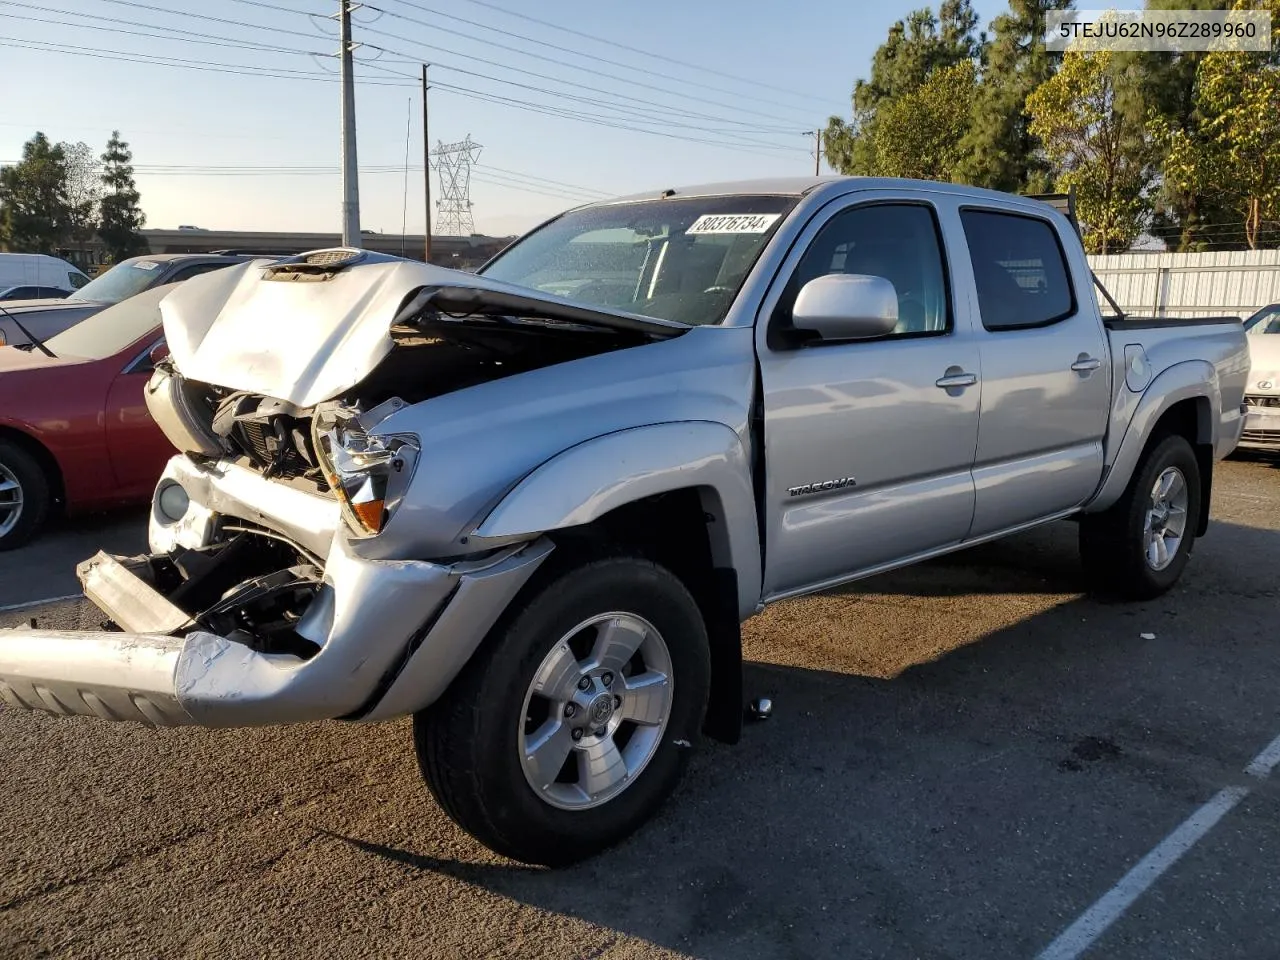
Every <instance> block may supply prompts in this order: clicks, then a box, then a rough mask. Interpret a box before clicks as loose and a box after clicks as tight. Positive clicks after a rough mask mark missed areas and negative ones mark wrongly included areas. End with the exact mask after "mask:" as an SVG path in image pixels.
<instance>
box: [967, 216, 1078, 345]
mask: <svg viewBox="0 0 1280 960" xmlns="http://www.w3.org/2000/svg"><path fill="white" fill-rule="evenodd" d="M960 220H961V222H962V223H963V225H964V235H965V241H966V243H967V245H968V248H969V259H970V262H971V263H972V264H973V279H974V283H975V285H976V287H977V292H978V310H979V312H980V314H981V316H982V325H983V327H985V328H986V329H987V330H993V331H999V330H1025V329H1029V328H1034V327H1044V326H1048V325H1049V324H1052V323H1057V322H1058V321H1060V320H1065V319H1066V318H1067V317H1069V316H1071V315H1072V314H1074V313H1075V312H1076V303H1075V288H1074V287H1073V285H1072V283H1071V274H1070V272H1069V271H1068V269H1067V260H1066V255H1065V254H1064V253H1063V250H1062V244H1061V242H1060V241H1059V239H1058V232H1057V230H1055V229H1054V227H1053V224H1051V223H1050V222H1049V221H1047V220H1042V219H1040V218H1039V217H1034V216H1026V215H1023V214H1016V213H1005V212H1000V211H995V210H978V209H972V208H969V209H963V210H961V211H960Z"/></svg>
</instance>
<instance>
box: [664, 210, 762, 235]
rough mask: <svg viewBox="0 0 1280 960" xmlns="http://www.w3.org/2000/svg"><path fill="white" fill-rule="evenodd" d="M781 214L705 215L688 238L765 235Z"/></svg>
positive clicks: (693, 226)
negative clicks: (698, 236) (723, 234)
mask: <svg viewBox="0 0 1280 960" xmlns="http://www.w3.org/2000/svg"><path fill="white" fill-rule="evenodd" d="M780 216H782V214H779V213H704V214H703V215H702V216H700V217H699V218H698V219H697V220H695V221H693V224H692V225H691V226H690V227H689V229H688V230H686V231H685V234H686V235H688V236H697V235H698V234H702V233H764V232H765V231H766V230H768V229H769V228H770V227H772V226H773V225H774V223H775V222H776V221H777V219H778V217H780Z"/></svg>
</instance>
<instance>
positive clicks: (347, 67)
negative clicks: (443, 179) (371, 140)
mask: <svg viewBox="0 0 1280 960" xmlns="http://www.w3.org/2000/svg"><path fill="white" fill-rule="evenodd" d="M338 3H339V13H338V23H339V30H338V37H339V42H340V43H341V44H342V51H341V54H340V59H341V63H342V245H343V246H344V247H359V246H360V176H359V166H358V165H357V163H356V87H355V76H354V74H353V73H352V69H351V59H352V57H351V52H352V43H351V8H352V3H351V0H338Z"/></svg>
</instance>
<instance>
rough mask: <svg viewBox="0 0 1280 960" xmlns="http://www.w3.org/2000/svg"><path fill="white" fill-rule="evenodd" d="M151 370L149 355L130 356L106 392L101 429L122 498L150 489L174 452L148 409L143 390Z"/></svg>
mask: <svg viewBox="0 0 1280 960" xmlns="http://www.w3.org/2000/svg"><path fill="white" fill-rule="evenodd" d="M152 369H153V367H152V363H151V358H150V356H149V355H148V354H146V353H144V354H142V355H140V356H138V357H136V358H133V359H132V362H131V363H130V364H129V366H128V367H126V368H125V369H124V371H122V372H121V373H120V375H119V376H118V377H116V378H115V380H114V381H113V382H112V384H111V387H110V388H109V389H108V391H107V406H106V410H105V416H104V421H105V422H104V427H105V431H104V432H105V435H106V439H107V452H108V455H109V457H110V459H111V469H112V471H113V472H114V473H115V476H116V484H117V486H118V487H119V489H120V495H121V496H122V497H133V496H135V495H139V494H142V493H146V492H147V491H149V490H151V489H152V488H153V487H154V486H155V485H156V482H157V481H158V480H159V479H160V474H161V472H163V470H164V465H165V463H167V462H168V460H169V458H170V457H172V456H173V455H174V453H175V452H176V451H175V450H174V449H173V444H171V443H170V442H169V440H168V439H167V438H166V437H165V435H164V434H163V433H161V432H160V428H159V427H157V426H156V423H155V421H154V420H152V419H151V413H150V411H149V410H147V402H146V400H145V399H144V394H143V390H144V389H145V387H146V385H147V381H148V380H150V379H151V373H152Z"/></svg>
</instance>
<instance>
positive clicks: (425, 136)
mask: <svg viewBox="0 0 1280 960" xmlns="http://www.w3.org/2000/svg"><path fill="white" fill-rule="evenodd" d="M428 66H430V64H426V63H424V64H423V65H422V188H423V195H424V196H425V197H426V202H427V221H426V223H427V226H426V249H425V250H424V251H423V253H424V259H425V260H426V262H427V263H430V262H431V134H430V133H428V132H427V67H428Z"/></svg>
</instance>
